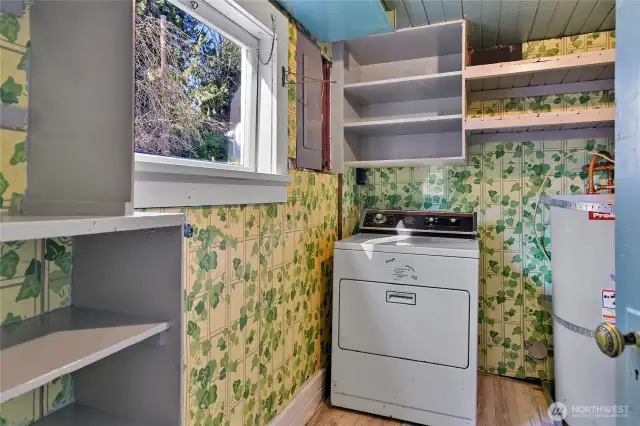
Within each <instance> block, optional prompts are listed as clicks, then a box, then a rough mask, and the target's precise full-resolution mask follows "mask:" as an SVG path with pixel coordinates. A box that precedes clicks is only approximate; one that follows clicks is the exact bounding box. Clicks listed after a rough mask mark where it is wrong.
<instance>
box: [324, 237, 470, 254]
mask: <svg viewBox="0 0 640 426" xmlns="http://www.w3.org/2000/svg"><path fill="white" fill-rule="evenodd" d="M335 249H336V250H362V251H367V252H383V253H406V254H424V255H431V256H450V257H466V258H472V259H478V258H480V248H479V244H478V241H476V240H466V239H459V238H441V237H417V236H410V235H384V234H356V235H353V236H351V237H349V238H346V239H344V240H341V241H338V242H337V243H336V245H335Z"/></svg>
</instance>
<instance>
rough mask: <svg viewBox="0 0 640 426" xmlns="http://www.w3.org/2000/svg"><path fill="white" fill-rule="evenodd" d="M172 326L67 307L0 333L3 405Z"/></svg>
mask: <svg viewBox="0 0 640 426" xmlns="http://www.w3.org/2000/svg"><path fill="white" fill-rule="evenodd" d="M169 327H170V325H169V323H167V322H162V321H154V320H148V319H145V318H141V317H138V316H134V315H127V314H121V313H115V312H108V311H100V310H96V309H87V308H77V307H73V306H72V307H68V308H64V309H58V310H55V311H52V312H49V313H47V314H44V315H40V316H37V317H34V318H30V319H27V320H24V321H21V322H19V323H16V324H11V325H8V326H3V327H2V328H0V360H1V361H0V362H1V364H2V369H0V403H3V402H5V401H7V400H9V399H11V398H15V397H17V396H20V395H22V394H24V393H26V392H29V391H31V390H33V389H36V388H38V387H39V386H42V385H44V384H46V383H48V382H50V381H51V380H53V379H55V378H56V377H60V376H62V375H63V374H68V373H72V372H74V371H77V370H79V369H81V368H83V367H86V366H87V365H90V364H92V363H94V362H96V361H99V360H101V359H103V358H105V357H107V356H109V355H112V354H114V353H116V352H118V351H121V350H123V349H125V348H128V347H129V346H132V345H134V344H136V343H139V342H141V341H143V340H145V339H147V338H149V337H151V336H154V335H156V334H159V333H161V332H162V331H165V330H167V329H168V328H169Z"/></svg>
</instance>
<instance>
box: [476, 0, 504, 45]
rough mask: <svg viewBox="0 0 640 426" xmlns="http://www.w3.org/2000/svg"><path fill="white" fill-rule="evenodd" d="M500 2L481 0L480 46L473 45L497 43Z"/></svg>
mask: <svg viewBox="0 0 640 426" xmlns="http://www.w3.org/2000/svg"><path fill="white" fill-rule="evenodd" d="M505 1H507V0H505ZM500 3H502V2H500V1H497V0H482V4H481V6H482V22H481V25H482V46H473V47H491V46H496V45H497V44H498V25H499V24H500Z"/></svg>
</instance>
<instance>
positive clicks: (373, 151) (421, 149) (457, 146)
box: [351, 131, 464, 161]
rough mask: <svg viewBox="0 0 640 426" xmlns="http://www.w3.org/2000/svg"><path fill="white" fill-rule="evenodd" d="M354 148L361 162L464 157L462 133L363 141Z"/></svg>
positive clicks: (426, 134) (379, 137) (390, 137)
mask: <svg viewBox="0 0 640 426" xmlns="http://www.w3.org/2000/svg"><path fill="white" fill-rule="evenodd" d="M351 145H352V147H353V149H354V151H356V152H357V153H358V156H357V158H356V159H357V160H362V161H374V160H405V159H412V158H447V157H464V155H463V154H464V147H463V146H462V136H461V132H460V131H458V132H449V133H425V134H413V135H400V136H373V137H368V138H366V137H363V138H360V140H359V146H356V145H355V144H354V142H351Z"/></svg>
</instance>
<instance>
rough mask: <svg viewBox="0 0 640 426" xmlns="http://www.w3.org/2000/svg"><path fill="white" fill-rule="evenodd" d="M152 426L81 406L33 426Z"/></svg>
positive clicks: (71, 408)
mask: <svg viewBox="0 0 640 426" xmlns="http://www.w3.org/2000/svg"><path fill="white" fill-rule="evenodd" d="M89 425H90V426H151V424H150V423H147V422H140V421H138V420H131V419H125V418H123V417H120V416H114V415H113V414H110V413H107V412H105V411H101V410H96V409H95V408H91V407H87V406H84V405H80V404H71V405H68V406H66V407H64V408H62V409H60V410H58V411H56V412H55V413H52V414H49V415H47V416H46V417H44V418H43V419H42V420H40V421H37V422H35V423H33V426H89Z"/></svg>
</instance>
